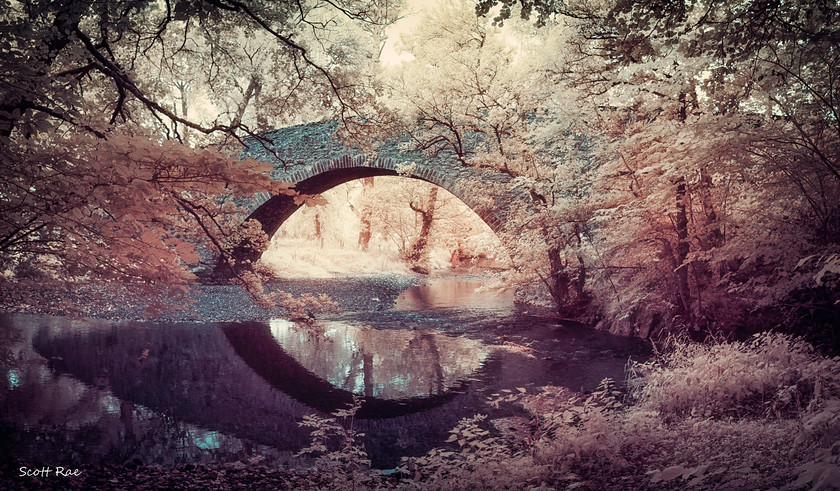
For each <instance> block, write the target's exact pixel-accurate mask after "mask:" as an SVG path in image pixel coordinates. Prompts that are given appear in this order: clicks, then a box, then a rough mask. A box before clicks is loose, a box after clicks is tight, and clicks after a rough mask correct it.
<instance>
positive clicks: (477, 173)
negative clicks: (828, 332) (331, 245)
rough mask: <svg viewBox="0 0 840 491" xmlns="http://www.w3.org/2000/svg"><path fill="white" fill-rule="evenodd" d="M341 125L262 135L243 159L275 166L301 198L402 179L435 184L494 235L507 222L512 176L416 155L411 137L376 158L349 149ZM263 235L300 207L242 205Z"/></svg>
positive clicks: (282, 199)
mask: <svg viewBox="0 0 840 491" xmlns="http://www.w3.org/2000/svg"><path fill="white" fill-rule="evenodd" d="M337 129H338V122H336V121H330V122H326V123H309V124H302V125H297V126H290V127H286V128H280V129H277V130H273V131H270V132H267V133H265V134H263V135H262V136H264V137H265V138H266V139H267V140H268V141H267V142H265V141H263V142H260V141H257V140H255V139H254V140H251V141H249V142H248V143H247V147H246V149H245V156H247V157H252V158H255V159H257V160H260V161H266V162H271V163H272V164H273V166H274V170H273V171H272V172H271V177H272V179H274V180H277V181H283V182H289V183H292V184H294V189H295V190H297V191H298V192H299V193H302V194H310V195H311V194H318V193H322V192H324V191H327V190H329V189H331V188H333V187H335V186H337V185H339V184H343V183H345V182H348V181H351V180H354V179H361V178H364V177H373V176H396V175H402V176H406V177H410V178H415V179H421V180H423V181H427V182H430V183H432V184H436V185H438V186H440V187H442V188H443V189H445V190H447V191H449V192H450V193H452V194H453V195H455V196H456V197H458V198H459V199H460V200H461V201H463V202H464V203H465V204H466V205H467V206H469V207H470V208H471V209H472V210H473V211H475V212H476V214H478V216H479V217H481V219H482V220H484V222H485V223H486V224H487V225H488V226H490V228H491V229H492V230H493V231H499V230H500V229H501V226H502V224H503V223H504V220H505V216H506V214H507V208H508V206H509V204H510V200H511V198H512V197H511V196H509V195H506V194H505V192H504V191H503V190H504V189H505V187H506V186H505V184H506V183H507V182H509V177H508V176H506V175H504V174H500V173H498V172H491V171H483V170H480V169H476V168H474V167H469V166H466V165H464V164H463V163H462V162H461V161H460V160H459V159H458V158H456V157H455V156H454V154H453V153H451V152H447V151H445V150H441V151H439V152H437V154H436V155H434V156H430V155H427V154H426V153H423V152H421V151H416V150H412V149H411V148H412V144H411V139H410V137H409V135H402V136H401V137H397V138H392V139H391V140H389V141H387V142H386V143H384V144H382V145H380V146H379V147H377V149H376V151H375V152H373V153H364V152H362V151H360V150H359V149H356V148H352V147H349V146H346V145H345V144H344V143H343V142H342V141H341V140H340V139H339V138H338V136H337V135H336V131H337ZM243 204H244V205H245V206H246V208H247V209H248V211H250V212H251V213H250V215H249V217H248V218H253V219H255V220H258V221H259V222H260V224H261V225H262V228H263V230H264V231H265V232H266V233H267V234H268V235H269V236H272V235H274V233H275V232H276V231H277V229H278V228H279V227H280V225H282V224H283V222H284V221H285V220H286V219H287V218H289V217H290V216H291V215H292V214H293V213H294V212H295V211H296V210H297V209H298V208H299V207H300V206H301V205H299V204H295V202H294V198H293V197H291V196H287V195H277V196H270V195H268V194H267V193H266V194H262V195H258V196H257V197H256V198H255V199H253V200H249V202H247V203H243Z"/></svg>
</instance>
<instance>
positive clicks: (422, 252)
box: [406, 187, 438, 266]
mask: <svg viewBox="0 0 840 491" xmlns="http://www.w3.org/2000/svg"><path fill="white" fill-rule="evenodd" d="M437 192H438V188H437V187H433V188H431V189H430V190H429V195H428V200H427V205H426V206H423V205H422V204H419V205H418V204H415V203H413V202H412V203H409V204H408V206H410V207H411V209H412V210H414V211H415V212H416V213H417V214H418V215H419V216H420V220H421V222H420V234H419V235H418V236H417V240H415V241H414V244H413V245H412V246H411V250H409V252H408V256H407V257H406V259H407V260H408V261H409V262H412V263H414V264H415V266H422V264H421V263H424V262H426V249H427V246H428V245H429V233H430V232H431V230H432V222H433V221H434V219H435V206H436V204H437Z"/></svg>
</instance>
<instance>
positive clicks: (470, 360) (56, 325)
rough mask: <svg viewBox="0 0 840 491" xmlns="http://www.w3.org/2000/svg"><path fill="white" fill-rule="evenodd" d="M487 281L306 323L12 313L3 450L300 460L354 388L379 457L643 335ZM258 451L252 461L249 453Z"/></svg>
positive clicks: (443, 285)
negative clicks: (565, 313) (309, 424)
mask: <svg viewBox="0 0 840 491" xmlns="http://www.w3.org/2000/svg"><path fill="white" fill-rule="evenodd" d="M477 286H479V283H476V282H473V281H460V280H452V279H448V280H440V281H438V282H436V283H433V284H431V285H429V286H423V287H412V288H410V289H408V290H406V291H405V292H404V293H403V294H402V295H401V296H400V298H399V299H398V300H397V303H396V307H395V308H394V309H391V310H385V311H381V312H362V313H346V314H343V315H340V316H334V317H332V318H329V319H325V320H322V321H318V322H317V323H315V324H313V325H298V324H295V323H292V322H289V321H285V320H280V319H276V320H272V321H270V322H268V323H261V322H246V323H208V324H186V323H184V324H153V323H110V322H103V321H80V320H71V319H65V318H57V317H47V316H36V315H23V314H4V315H0V328H2V329H0V336H2V339H0V346H2V352H0V359H1V360H2V363H3V364H2V368H3V372H4V377H3V386H2V393H0V440H2V444H0V457H2V458H3V459H5V461H7V462H8V461H11V460H13V461H16V462H20V463H21V464H22V465H23V464H28V465H34V464H41V465H52V466H56V465H72V464H80V463H93V464H97V463H109V464H117V465H121V464H124V463H126V462H130V461H139V462H142V463H143V464H146V465H150V464H161V465H181V464H186V463H207V462H228V461H243V462H257V461H260V460H262V459H265V461H264V462H263V463H267V462H271V463H277V464H280V463H285V462H291V461H292V460H293V459H292V455H293V454H294V453H295V452H297V451H298V450H300V449H301V448H302V447H304V446H305V445H306V443H307V442H308V435H309V430H308V429H305V428H301V427H299V426H298V422H299V421H301V419H302V417H303V416H304V415H307V414H322V415H325V414H328V413H330V412H332V411H334V410H336V409H339V408H343V407H346V406H347V405H348V404H349V403H351V402H352V401H353V400H354V398H362V400H363V403H362V406H361V409H360V410H359V413H358V415H357V419H356V421H355V423H354V424H355V426H354V427H355V429H357V430H359V431H363V432H364V433H365V437H364V439H363V443H364V445H365V448H366V449H367V451H368V453H369V454H370V456H371V458H372V460H373V462H374V465H376V466H379V467H390V466H393V465H395V464H396V463H397V462H398V460H399V457H400V456H403V455H420V454H422V453H425V452H426V451H428V450H429V449H431V448H433V447H435V446H440V445H442V444H443V441H444V440H445V439H446V437H447V436H448V433H447V431H448V430H449V429H451V428H452V427H454V426H455V425H456V424H457V422H458V421H459V420H460V419H462V418H464V417H468V416H472V415H474V414H477V413H484V414H489V415H490V417H491V418H493V417H501V416H510V415H513V414H516V413H517V410H516V409H515V408H502V409H501V410H492V409H491V408H490V407H489V406H488V405H487V404H486V403H485V400H486V397H487V395H489V394H490V393H493V392H495V391H498V390H502V389H515V388H517V387H523V388H526V389H528V390H532V391H533V390H536V387H539V386H543V385H546V384H553V385H559V386H564V387H568V388H570V389H572V390H575V391H580V390H584V391H585V390H592V389H593V388H594V387H595V386H596V385H597V384H598V382H599V381H600V380H601V379H602V378H604V377H613V378H615V379H618V380H621V379H622V378H623V368H624V366H625V364H626V363H627V361H628V359H629V358H630V357H635V358H641V357H644V356H645V353H646V351H645V347H644V344H643V343H641V342H639V341H638V340H629V339H625V338H621V337H617V336H611V335H609V334H605V333H599V332H594V331H592V330H590V329H587V328H584V327H582V326H569V325H560V324H557V323H555V322H553V321H551V320H549V319H546V318H543V317H537V316H528V315H526V314H522V313H517V312H516V311H515V309H514V307H513V299H512V297H511V296H510V295H506V294H496V293H490V292H485V293H476V292H475V289H476V287H477ZM249 459H250V460H249Z"/></svg>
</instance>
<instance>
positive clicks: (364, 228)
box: [359, 177, 373, 251]
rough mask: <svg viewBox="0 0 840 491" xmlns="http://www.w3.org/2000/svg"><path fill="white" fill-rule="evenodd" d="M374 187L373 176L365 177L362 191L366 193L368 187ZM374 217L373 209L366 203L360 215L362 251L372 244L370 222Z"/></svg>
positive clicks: (360, 247) (360, 244)
mask: <svg viewBox="0 0 840 491" xmlns="http://www.w3.org/2000/svg"><path fill="white" fill-rule="evenodd" d="M372 187H373V178H372V177H365V178H364V180H362V193H364V192H365V191H366V190H367V189H368V188H372ZM372 217H373V209H372V208H371V207H370V206H368V205H364V206H363V207H362V211H361V214H360V216H359V221H360V223H359V249H360V250H362V251H367V250H368V246H370V236H371V231H370V222H371V218H372Z"/></svg>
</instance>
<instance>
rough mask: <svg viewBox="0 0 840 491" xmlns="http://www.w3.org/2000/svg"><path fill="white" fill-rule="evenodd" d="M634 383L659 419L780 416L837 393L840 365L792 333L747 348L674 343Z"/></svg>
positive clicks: (761, 337) (763, 336)
mask: <svg viewBox="0 0 840 491" xmlns="http://www.w3.org/2000/svg"><path fill="white" fill-rule="evenodd" d="M633 370H634V372H635V374H634V376H632V377H631V380H630V383H631V386H632V387H633V388H634V390H633V395H634V396H635V397H636V398H637V399H638V407H639V408H640V409H649V410H653V411H657V412H658V413H659V414H661V415H662V416H665V417H666V418H667V417H683V416H687V415H690V416H705V417H722V416H736V415H740V416H746V415H751V416H758V415H766V416H776V417H780V416H782V415H786V414H791V413H792V412H794V413H795V412H797V411H800V410H802V409H805V408H814V407H815V406H816V405H817V404H819V403H820V402H821V401H823V400H824V399H825V398H826V397H831V396H836V395H838V394H840V362H838V360H836V359H834V360H831V359H824V358H821V357H820V356H819V355H817V354H816V353H815V352H814V350H813V348H811V346H810V345H808V344H807V343H805V342H803V341H801V340H799V339H795V338H792V337H790V336H787V335H783V334H777V333H769V332H765V333H760V334H756V335H755V336H753V337H752V339H751V340H749V341H745V342H731V343H719V344H712V345H705V344H696V343H675V344H674V346H673V349H672V350H671V351H670V352H668V353H667V354H664V355H660V356H659V357H658V358H657V359H656V360H654V361H652V362H649V363H644V364H637V365H635V366H634V368H633Z"/></svg>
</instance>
